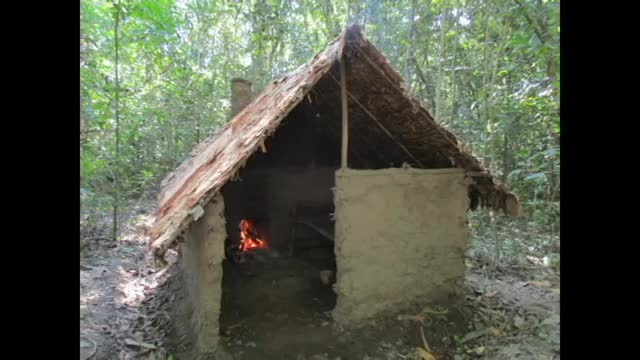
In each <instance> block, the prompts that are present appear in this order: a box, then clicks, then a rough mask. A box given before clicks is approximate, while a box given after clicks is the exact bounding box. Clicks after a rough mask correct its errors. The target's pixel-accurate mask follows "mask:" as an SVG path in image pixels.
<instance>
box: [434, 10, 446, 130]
mask: <svg viewBox="0 0 640 360" xmlns="http://www.w3.org/2000/svg"><path fill="white" fill-rule="evenodd" d="M448 11H449V9H448V8H447V0H443V1H442V18H441V20H440V51H439V54H438V77H437V79H436V104H435V105H436V111H435V119H436V121H440V120H441V119H440V117H441V115H442V110H443V108H444V107H443V106H442V97H443V96H442V86H443V85H444V80H443V78H444V74H443V67H444V65H443V64H444V61H443V60H444V50H445V47H446V40H447V38H446V34H447V13H448Z"/></svg>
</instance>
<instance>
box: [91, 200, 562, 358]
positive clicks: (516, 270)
mask: <svg viewBox="0 0 640 360" xmlns="http://www.w3.org/2000/svg"><path fill="white" fill-rule="evenodd" d="M149 208H150V206H142V205H140V206H138V207H137V208H132V209H131V210H130V211H128V212H127V213H126V214H125V215H124V216H123V224H126V227H125V228H124V229H123V232H122V234H123V235H122V236H121V239H120V241H118V242H117V243H116V244H114V242H113V241H112V240H111V239H108V238H107V237H101V236H96V233H100V232H101V231H94V232H92V233H91V234H86V233H85V234H84V235H85V246H84V249H83V254H82V255H81V261H80V330H81V333H80V352H81V356H80V358H81V360H84V359H90V358H91V359H134V358H135V359H170V358H171V356H168V355H167V353H166V351H165V349H164V346H163V343H162V335H163V331H165V329H166V325H167V324H168V323H169V321H170V319H168V316H167V315H166V313H163V314H161V315H163V316H160V317H158V316H157V315H158V314H150V313H149V311H150V310H149V309H155V310H154V311H158V312H163V310H162V306H150V305H149V304H152V305H153V304H154V302H155V303H158V301H157V300H154V299H155V298H157V297H158V296H157V294H159V293H161V289H162V287H163V286H164V284H165V283H167V279H169V277H170V276H171V269H172V268H171V267H168V268H164V269H157V268H156V267H155V266H154V264H153V261H152V259H151V256H150V254H149V252H148V247H147V242H146V238H145V235H144V231H143V230H142V229H143V226H144V224H145V222H146V221H148V219H149V218H148V216H147V215H145V213H147V212H148V209H149ZM107 228H108V226H107V227H105V229H107ZM512 228H513V227H510V226H504V227H503V228H498V229H497V232H496V234H497V236H513V230H512ZM501 229H510V230H509V231H506V230H505V231H502V230H501ZM526 229H527V228H526V227H525V229H524V230H523V231H521V232H520V233H519V235H518V236H519V237H520V238H519V239H517V240H518V241H520V242H523V243H531V244H536V243H540V240H539V239H537V237H540V236H546V235H543V234H540V233H538V232H535V231H527V230H526ZM472 233H473V232H472ZM481 235H482V234H480V235H478V233H477V232H476V233H475V234H474V236H481ZM474 242H475V240H473V239H472V244H473V243H474ZM476 243H477V242H476ZM507 243H508V242H507ZM483 244H484V243H483ZM474 248H475V249H477V248H478V246H475V247H474ZM528 248H529V249H530V250H536V249H533V248H532V247H530V246H529V247H528ZM534 252H535V251H534ZM485 255H486V252H482V251H480V252H478V251H476V252H475V253H473V254H472V255H471V256H470V258H469V260H468V261H467V268H468V271H467V284H468V289H467V301H466V305H465V306H464V309H461V310H460V313H459V314H458V313H456V312H455V311H452V312H449V313H443V311H441V310H442V309H436V308H428V307H427V308H418V307H416V308H413V309H411V310H406V311H405V312H404V313H402V314H389V315H387V316H384V317H381V318H378V319H376V320H375V321H371V322H370V323H369V324H367V325H366V326H364V327H362V328H359V329H354V330H343V329H337V328H336V327H335V326H329V325H330V324H331V320H330V317H329V316H328V313H326V312H320V311H317V312H316V313H314V314H312V315H309V314H307V315H308V316H295V320H294V319H293V317H292V316H290V317H289V318H288V319H287V317H286V316H277V314H265V317H269V316H271V320H270V321H271V324H270V326H271V328H272V329H278V328H279V329H282V330H281V331H280V333H283V334H285V335H284V336H289V339H290V340H291V339H296V340H295V341H296V343H297V344H298V345H299V346H291V347H289V348H288V350H289V351H288V352H287V354H286V355H282V353H281V352H280V353H278V355H276V356H274V355H272V357H270V356H269V355H268V354H267V353H268V352H272V353H273V352H275V351H282V350H281V349H280V350H276V348H277V347H275V346H276V345H278V344H280V343H281V342H282V339H279V338H278V336H276V335H278V333H274V332H273V331H271V332H267V331H266V330H265V331H260V328H259V326H257V325H258V323H257V322H256V323H253V324H252V323H251V321H245V322H244V323H239V324H237V326H234V325H231V326H226V327H224V328H223V329H222V334H221V341H222V343H223V344H224V345H225V348H226V349H227V350H228V352H229V354H230V355H231V356H232V357H233V359H257V358H260V359H270V358H273V359H276V358H279V359H287V358H290V359H296V360H311V359H313V360H322V359H326V360H334V359H342V360H347V359H349V360H350V359H356V360H361V359H369V360H372V359H431V358H430V357H429V356H430V355H435V359H480V358H481V359H559V357H560V355H559V354H560V335H559V331H560V291H559V282H560V274H559V271H558V270H557V268H556V267H554V266H553V265H550V264H549V262H548V260H547V258H545V257H544V256H540V257H534V256H532V255H528V256H523V258H524V259H525V261H523V262H508V261H504V262H501V265H500V266H496V265H495V264H493V262H492V261H491V260H488V258H489V257H488V256H485ZM173 261H175V257H174V258H173ZM165 293H166V291H165ZM165 295H166V294H165ZM165 302H166V301H165ZM310 308H312V307H310ZM158 319H160V320H158ZM274 321H275V322H276V323H277V322H278V321H280V322H281V323H282V324H283V326H280V327H277V326H274ZM223 323H224V321H223ZM284 324H286V326H285V325H284ZM286 334H289V335H286ZM423 335H424V340H426V342H427V345H426V346H425V344H424V340H423ZM292 341H293V340H292ZM280 345H281V344H280ZM419 347H420V348H423V350H418V348H419ZM425 348H429V350H430V351H428V352H425V351H424V349H425ZM263 350H264V353H261V351H263ZM258 354H261V355H258ZM256 356H257V357H256Z"/></svg>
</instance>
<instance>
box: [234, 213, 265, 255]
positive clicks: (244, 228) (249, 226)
mask: <svg viewBox="0 0 640 360" xmlns="http://www.w3.org/2000/svg"><path fill="white" fill-rule="evenodd" d="M266 247H268V246H267V241H266V240H265V239H264V238H263V237H261V236H260V234H258V231H257V230H256V227H255V225H254V224H253V222H252V221H250V220H244V219H243V220H240V251H249V250H251V249H258V248H266Z"/></svg>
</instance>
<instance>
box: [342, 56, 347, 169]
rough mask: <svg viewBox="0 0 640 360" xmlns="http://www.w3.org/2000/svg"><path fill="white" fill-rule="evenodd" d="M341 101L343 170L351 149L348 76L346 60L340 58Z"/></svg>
mask: <svg viewBox="0 0 640 360" xmlns="http://www.w3.org/2000/svg"><path fill="white" fill-rule="evenodd" d="M340 99H341V103H342V157H341V159H342V160H341V168H342V169H346V168H347V149H348V147H349V118H348V116H349V114H348V111H347V75H346V70H345V58H344V56H342V57H341V58H340Z"/></svg>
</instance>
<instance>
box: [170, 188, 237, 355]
mask: <svg viewBox="0 0 640 360" xmlns="http://www.w3.org/2000/svg"><path fill="white" fill-rule="evenodd" d="M225 237H226V231H225V220H224V201H223V199H222V197H221V196H220V195H218V196H216V198H214V199H213V200H212V201H211V202H210V203H209V204H208V205H207V206H206V207H205V209H204V215H203V216H202V217H201V218H200V219H199V220H198V221H196V222H195V223H194V224H193V225H192V226H191V227H190V230H189V231H188V232H187V234H186V236H185V241H184V242H183V243H182V245H181V258H180V265H181V270H182V271H181V274H182V279H183V288H182V295H183V296H182V298H181V299H180V300H179V301H178V302H177V303H176V307H175V309H176V317H175V319H176V323H175V325H176V326H175V331H176V336H175V338H176V339H181V338H184V339H187V341H189V342H190V344H182V345H183V346H182V348H183V349H182V351H183V353H182V354H180V355H182V356H179V358H185V359H190V358H192V359H196V358H201V357H202V358H206V356H208V355H213V354H215V353H216V351H217V349H218V338H219V324H218V322H219V317H220V300H221V295H222V287H221V281H222V260H223V257H224V239H225Z"/></svg>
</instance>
